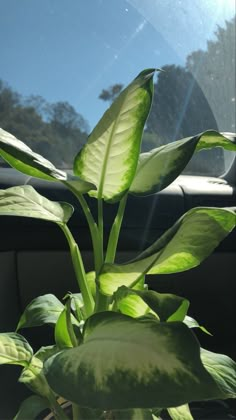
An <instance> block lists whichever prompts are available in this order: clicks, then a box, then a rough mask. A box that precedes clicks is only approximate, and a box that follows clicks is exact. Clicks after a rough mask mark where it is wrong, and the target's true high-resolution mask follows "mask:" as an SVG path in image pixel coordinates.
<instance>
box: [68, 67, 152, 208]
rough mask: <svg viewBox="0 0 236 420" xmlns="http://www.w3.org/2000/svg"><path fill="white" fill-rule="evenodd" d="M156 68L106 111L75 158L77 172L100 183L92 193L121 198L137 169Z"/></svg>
mask: <svg viewBox="0 0 236 420" xmlns="http://www.w3.org/2000/svg"><path fill="white" fill-rule="evenodd" d="M154 72H155V69H147V70H144V71H143V72H141V73H140V74H139V75H138V76H137V77H136V78H135V79H134V80H133V82H132V83H131V84H130V85H129V86H128V87H127V88H126V89H124V90H123V92H121V94H120V95H119V96H118V98H117V99H116V100H115V101H114V102H113V104H112V105H111V107H110V108H109V109H108V110H107V111H106V112H105V114H104V115H103V117H102V118H101V120H100V121H99V122H98V124H97V125H96V127H95V128H94V130H93V131H92V133H91V134H90V136H89V138H88V142H87V143H86V144H85V146H84V147H83V148H82V149H81V151H80V152H79V154H78V155H77V156H76V158H75V161H74V172H75V174H76V175H78V176H80V177H81V178H82V179H86V180H88V181H90V182H91V183H93V184H95V185H96V187H97V191H96V192H90V195H92V196H95V197H97V198H99V199H101V198H103V199H104V200H106V201H110V202H115V201H117V200H119V199H120V198H121V197H122V196H123V195H124V194H125V192H126V191H127V190H128V189H129V187H130V184H131V182H132V180H133V177H134V175H135V172H136V167H137V163H138V157H139V151H140V144H141V138H142V132H143V128H144V125H145V121H146V118H147V116H148V113H149V110H150V106H151V101H152V94H153V75H154Z"/></svg>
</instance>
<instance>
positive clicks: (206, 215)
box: [99, 207, 235, 295]
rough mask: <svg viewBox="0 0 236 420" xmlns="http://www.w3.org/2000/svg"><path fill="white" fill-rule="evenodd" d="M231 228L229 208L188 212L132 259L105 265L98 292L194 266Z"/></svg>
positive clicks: (129, 285) (231, 213)
mask: <svg viewBox="0 0 236 420" xmlns="http://www.w3.org/2000/svg"><path fill="white" fill-rule="evenodd" d="M234 227H235V213H234V212H233V211H232V210H230V209H220V208H210V207H209V208H207V207H198V208H194V209H191V210H189V211H188V212H187V213H185V214H184V215H183V216H182V217H181V218H180V219H179V220H178V221H177V222H176V223H175V224H174V225H173V226H172V227H171V228H170V229H169V230H167V232H165V233H164V235H162V236H161V238H159V239H158V240H157V241H156V242H154V244H153V245H151V246H150V247H149V248H147V249H146V250H145V251H143V252H142V253H141V254H140V255H139V256H138V257H137V258H135V259H134V260H132V261H130V262H129V263H126V264H105V265H104V266H103V268H102V272H101V274H100V276H99V285H100V290H101V292H102V293H104V294H105V295H112V294H113V293H114V292H115V291H116V290H117V289H118V287H120V286H123V285H124V286H127V287H131V286H133V285H134V284H135V282H136V281H138V279H139V278H140V276H141V275H143V274H146V273H148V274H169V273H178V272H181V271H186V270H189V269H191V268H193V267H196V266H198V265H199V264H200V263H201V262H202V261H203V260H204V259H205V258H207V257H208V256H209V255H210V254H211V253H212V252H213V250H214V249H215V248H216V247H217V245H218V244H219V243H220V242H221V241H222V240H223V239H224V238H225V237H226V236H227V235H228V234H229V233H230V231H231V230H232V229H233V228H234Z"/></svg>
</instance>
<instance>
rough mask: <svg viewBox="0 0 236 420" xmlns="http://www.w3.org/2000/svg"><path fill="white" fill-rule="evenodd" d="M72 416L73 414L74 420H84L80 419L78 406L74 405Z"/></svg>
mask: <svg viewBox="0 0 236 420" xmlns="http://www.w3.org/2000/svg"><path fill="white" fill-rule="evenodd" d="M72 414H73V420H80V418H81V420H82V417H80V408H79V406H78V405H77V404H72Z"/></svg>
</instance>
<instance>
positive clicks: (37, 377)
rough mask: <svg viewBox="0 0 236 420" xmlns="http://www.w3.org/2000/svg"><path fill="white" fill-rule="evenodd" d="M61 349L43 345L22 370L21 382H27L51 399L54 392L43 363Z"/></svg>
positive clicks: (42, 395) (37, 391)
mask: <svg viewBox="0 0 236 420" xmlns="http://www.w3.org/2000/svg"><path fill="white" fill-rule="evenodd" d="M59 351H60V349H59V348H58V347H57V346H47V347H41V348H40V349H39V350H38V351H37V353H35V355H34V356H33V357H32V358H31V361H30V363H29V364H28V365H27V366H26V367H25V368H24V370H23V371H22V373H21V375H20V377H19V382H21V383H23V384H25V385H26V386H27V387H28V388H29V389H31V390H32V391H33V392H35V393H36V394H39V395H40V396H41V397H46V398H48V399H49V400H50V396H51V394H52V391H51V389H50V388H49V386H48V383H47V381H46V378H45V376H44V373H43V370H42V369H43V363H44V361H45V360H47V359H48V358H49V357H51V356H53V355H55V354H56V353H58V352H59Z"/></svg>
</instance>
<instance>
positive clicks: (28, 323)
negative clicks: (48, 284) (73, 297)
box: [17, 294, 64, 331]
mask: <svg viewBox="0 0 236 420" xmlns="http://www.w3.org/2000/svg"><path fill="white" fill-rule="evenodd" d="M63 309H64V305H63V304H62V303H61V302H60V300H59V299H57V297H56V296H54V295H52V294H47V295H43V296H38V297H36V298H35V299H33V300H32V302H30V303H29V304H28V305H27V306H26V308H25V310H24V312H23V314H22V315H21V318H20V320H19V322H18V325H17V331H18V330H19V329H20V328H28V327H37V326H40V325H43V324H56V322H57V320H58V318H59V316H60V314H61V312H62V311H63Z"/></svg>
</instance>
